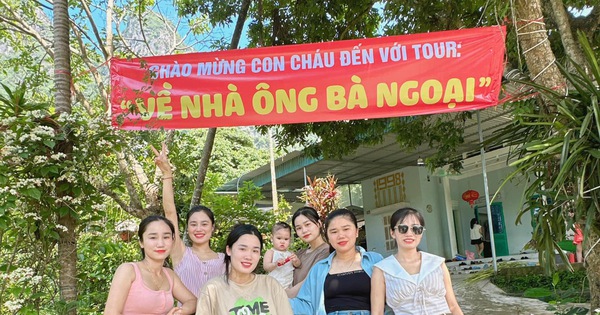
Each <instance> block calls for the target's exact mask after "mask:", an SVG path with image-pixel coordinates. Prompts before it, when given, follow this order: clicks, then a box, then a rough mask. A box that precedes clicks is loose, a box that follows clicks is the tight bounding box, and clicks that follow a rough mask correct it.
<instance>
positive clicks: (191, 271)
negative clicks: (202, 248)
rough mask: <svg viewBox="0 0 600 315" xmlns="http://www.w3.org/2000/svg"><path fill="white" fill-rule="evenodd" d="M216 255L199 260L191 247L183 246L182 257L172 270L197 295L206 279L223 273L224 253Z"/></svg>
mask: <svg viewBox="0 0 600 315" xmlns="http://www.w3.org/2000/svg"><path fill="white" fill-rule="evenodd" d="M217 255H218V257H217V258H215V259H210V260H200V258H199V257H198V256H196V254H194V252H193V251H192V248H191V247H187V246H186V247H185V252H184V253H183V258H181V262H179V264H178V265H177V266H175V268H174V270H175V273H176V274H177V275H178V276H179V278H180V279H181V282H183V284H184V285H185V287H186V288H188V290H190V292H192V294H194V296H196V297H198V293H199V292H200V289H201V288H202V287H203V286H204V284H205V283H206V282H207V281H208V280H210V279H212V278H214V277H215V276H221V275H223V274H225V261H224V259H225V254H223V253H217Z"/></svg>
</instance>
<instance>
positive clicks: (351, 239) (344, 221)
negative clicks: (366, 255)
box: [327, 215, 358, 252]
mask: <svg viewBox="0 0 600 315" xmlns="http://www.w3.org/2000/svg"><path fill="white" fill-rule="evenodd" d="M356 238H358V229H357V228H356V225H355V224H354V222H353V221H352V220H351V219H350V218H349V217H347V216H343V215H341V216H337V217H335V218H333V219H331V220H330V221H329V222H328V224H327V240H328V241H329V244H331V246H333V248H334V249H335V250H336V251H337V252H347V251H351V250H355V247H356Z"/></svg>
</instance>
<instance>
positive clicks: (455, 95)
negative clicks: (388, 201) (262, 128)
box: [110, 26, 505, 129]
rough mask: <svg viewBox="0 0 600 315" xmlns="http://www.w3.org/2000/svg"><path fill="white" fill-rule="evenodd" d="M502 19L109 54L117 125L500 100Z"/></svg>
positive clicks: (366, 113)
mask: <svg viewBox="0 0 600 315" xmlns="http://www.w3.org/2000/svg"><path fill="white" fill-rule="evenodd" d="M504 39H505V27H503V26H495V27H482V28H475V29H462V30H455V31H444V32H433V33H426V34H414V35H402V36H389V37H380V38H369V39H359V40H344V41H335V42H324V43H314V44H302V45H289V46H276V47H266V48H255V49H243V50H228V51H218V52H205V53H193V54H181V55H170V56H157V57H147V58H141V59H131V60H127V59H113V60H112V62H111V66H110V76H111V86H112V91H111V115H112V119H113V125H115V126H117V127H119V128H122V129H146V128H152V129H154V128H166V129H185V128H206V127H226V126H244V125H261V124H289V123H301V122H320V121H334V120H354V119H366V118H382V117H398V116H412V115H423V114H433V113H445V112H453V111H465V110H475V109H481V108H485V107H489V106H493V105H496V104H497V103H498V95H499V92H500V83H501V75H502V71H503V60H504V50H505V46H504Z"/></svg>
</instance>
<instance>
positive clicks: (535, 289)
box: [491, 269, 590, 302]
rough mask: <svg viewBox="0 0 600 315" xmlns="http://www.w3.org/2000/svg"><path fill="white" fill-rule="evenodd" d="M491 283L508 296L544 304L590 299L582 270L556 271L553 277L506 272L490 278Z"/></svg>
mask: <svg viewBox="0 0 600 315" xmlns="http://www.w3.org/2000/svg"><path fill="white" fill-rule="evenodd" d="M553 278H554V279H553ZM491 281H492V283H494V284H495V285H496V286H498V287H499V288H501V289H502V290H504V292H506V293H508V294H511V295H517V296H523V297H528V298H537V299H540V300H543V301H546V302H548V301H551V300H557V299H561V300H565V299H568V300H569V302H589V298H590V296H589V282H588V281H587V276H586V273H585V270H584V269H580V270H575V271H574V272H570V271H568V270H562V271H557V272H556V274H555V275H554V276H546V275H543V274H541V273H534V272H530V273H526V274H522V273H521V272H519V271H517V272H515V273H511V272H510V271H508V272H504V273H498V274H497V275H495V276H492V278H491Z"/></svg>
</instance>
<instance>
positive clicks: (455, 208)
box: [220, 106, 532, 258]
mask: <svg viewBox="0 0 600 315" xmlns="http://www.w3.org/2000/svg"><path fill="white" fill-rule="evenodd" d="M479 115H480V117H481V119H480V121H481V124H480V125H479V124H478V122H477V117H476V116H477V115H476V114H475V113H474V114H473V118H472V119H470V120H469V121H467V124H466V125H465V133H464V137H465V143H464V144H463V145H462V146H461V148H460V150H461V152H464V153H463V154H462V155H461V156H459V157H457V158H459V159H460V160H461V161H462V164H463V170H462V171H461V172H460V174H457V173H452V172H450V171H448V168H440V169H438V170H436V171H435V172H430V171H429V170H428V169H427V168H425V167H423V166H421V165H419V164H422V161H423V159H424V158H426V157H427V156H428V154H431V153H432V151H431V149H429V148H426V147H422V148H418V149H417V150H415V151H414V152H406V151H402V150H401V149H400V148H399V147H398V145H397V144H396V143H395V139H394V137H393V135H388V136H386V138H385V140H384V141H383V142H382V143H381V144H378V145H374V146H363V147H360V148H359V149H358V150H357V151H356V152H354V153H353V154H351V155H348V156H345V157H343V158H342V159H339V160H332V159H323V158H311V157H307V156H305V155H304V154H303V153H302V152H301V151H294V152H291V153H289V154H287V155H285V156H283V157H281V158H279V159H277V160H276V161H275V172H276V178H277V179H276V184H277V191H278V193H279V194H283V195H284V197H285V198H286V200H288V201H291V202H294V203H293V204H292V205H293V206H294V208H298V207H300V206H301V204H300V203H298V199H297V196H298V195H299V194H300V192H301V189H302V187H303V186H305V185H306V177H307V176H309V177H311V178H314V177H325V176H327V175H328V174H333V175H335V176H336V178H337V180H338V185H339V187H340V189H341V191H342V194H343V196H344V197H343V202H342V206H345V207H347V208H350V209H352V210H353V211H354V212H355V213H356V215H357V217H358V218H359V221H361V226H362V225H363V224H364V231H365V235H366V246H367V248H368V250H372V251H376V252H379V253H381V254H383V255H384V256H387V255H389V254H391V253H393V252H394V251H395V248H394V246H395V243H394V241H393V239H390V237H389V218H390V216H391V214H392V213H393V212H394V211H395V210H397V209H399V208H401V207H403V206H411V207H414V208H416V209H418V210H420V211H421V212H422V213H423V215H424V217H425V222H426V232H425V234H424V238H423V241H422V243H421V249H422V250H425V251H428V252H431V253H434V254H437V255H440V256H444V257H446V258H452V257H454V256H455V255H456V254H458V253H460V254H464V253H465V250H471V251H473V250H474V247H473V246H472V245H470V237H469V230H470V227H469V223H470V220H471V219H472V218H473V217H474V216H477V217H478V218H479V219H480V222H481V223H483V222H486V221H487V220H488V219H487V217H488V216H487V207H486V198H485V185H484V176H483V173H482V170H483V165H482V159H481V157H482V156H481V150H480V148H479V143H480V136H479V128H481V130H482V135H483V137H486V136H489V135H491V133H492V132H494V131H495V130H498V129H499V128H501V127H502V126H504V125H505V124H507V123H509V122H510V121H511V120H512V118H511V116H510V115H509V114H508V111H507V110H504V109H502V108H500V106H498V107H493V108H487V109H485V110H481V111H480V112H479ZM483 156H484V157H485V166H486V177H487V183H488V188H489V195H490V198H491V196H493V195H494V194H495V193H496V192H497V191H498V190H499V188H500V186H501V184H502V182H503V181H504V179H505V178H506V177H507V175H508V174H509V173H510V172H511V171H512V167H510V166H508V163H507V161H508V160H507V158H508V148H504V147H499V148H488V152H485V153H484V155H483ZM249 180H250V181H252V182H254V184H255V185H257V186H259V187H261V189H262V192H263V194H264V196H268V197H267V199H265V200H263V201H262V202H263V203H266V204H269V203H270V196H271V189H272V188H271V174H270V166H269V165H264V166H262V167H260V168H257V169H255V170H253V171H251V172H249V173H247V174H244V175H243V176H241V177H240V178H238V179H236V180H234V181H231V182H229V183H227V184H225V185H223V186H222V187H221V188H220V190H221V191H226V192H235V191H236V190H237V189H238V187H239V185H240V182H244V181H249ZM524 189H525V185H524V184H523V183H521V182H510V183H508V184H506V185H504V187H503V188H502V189H500V190H499V192H498V194H497V197H496V199H495V200H494V201H493V203H491V206H490V211H491V214H492V215H491V217H492V221H491V222H492V227H493V228H494V240H495V243H496V246H495V247H496V255H497V256H502V255H509V254H518V253H520V252H521V251H522V250H523V246H524V245H525V244H526V243H527V242H528V241H529V240H530V239H531V233H532V224H531V222H530V220H531V215H530V214H526V215H524V216H522V222H520V224H515V221H516V219H517V217H518V216H519V213H520V211H521V209H523V206H522V205H523V201H522V192H523V190H524ZM467 190H475V191H477V192H478V193H479V196H480V197H479V198H478V199H477V200H475V201H474V204H473V207H471V205H470V204H469V203H467V202H466V201H464V200H462V198H461V197H462V194H463V193H464V192H465V191H467Z"/></svg>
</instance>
